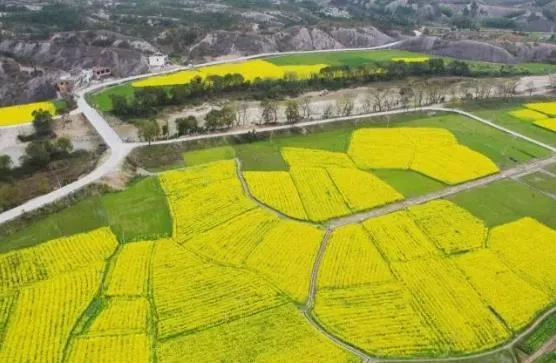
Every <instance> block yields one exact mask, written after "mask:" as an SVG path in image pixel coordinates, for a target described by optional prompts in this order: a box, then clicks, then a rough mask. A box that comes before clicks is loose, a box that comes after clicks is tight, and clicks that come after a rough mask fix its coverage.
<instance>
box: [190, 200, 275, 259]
mask: <svg viewBox="0 0 556 363" xmlns="http://www.w3.org/2000/svg"><path fill="white" fill-rule="evenodd" d="M278 222H279V219H278V218H277V217H276V216H274V215H273V214H271V213H269V212H267V211H265V210H262V209H259V208H256V209H253V210H250V211H248V212H246V213H243V214H240V215H239V216H237V217H235V218H232V219H230V220H229V221H227V222H225V223H223V224H221V225H219V226H216V227H215V228H213V229H210V230H208V231H206V232H204V233H199V234H197V235H195V236H193V238H191V239H190V240H189V241H187V242H186V243H185V247H186V248H187V249H190V250H192V251H194V252H195V253H198V254H200V255H203V256H206V257H208V258H210V259H214V260H216V261H219V262H221V263H226V264H233V265H240V264H242V263H243V261H244V260H245V259H246V258H247V256H248V255H249V254H250V253H251V252H252V251H253V249H254V248H255V247H256V246H257V245H258V244H259V242H261V240H262V239H263V238H264V237H265V235H266V234H267V233H268V231H270V230H271V229H272V228H273V227H274V226H275V225H276V224H278Z"/></svg>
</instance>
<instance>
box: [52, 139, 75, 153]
mask: <svg viewBox="0 0 556 363" xmlns="http://www.w3.org/2000/svg"><path fill="white" fill-rule="evenodd" d="M53 148H54V152H55V153H56V154H59V155H63V156H67V155H69V153H70V152H72V151H73V144H72V143H71V141H70V140H69V139H68V138H66V137H60V138H59V139H57V140H56V142H55V143H54V145H53Z"/></svg>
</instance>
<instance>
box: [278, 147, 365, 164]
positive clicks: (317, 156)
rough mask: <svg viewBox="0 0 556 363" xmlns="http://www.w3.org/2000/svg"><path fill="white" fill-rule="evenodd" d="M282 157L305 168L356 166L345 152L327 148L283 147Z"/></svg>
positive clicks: (289, 162)
mask: <svg viewBox="0 0 556 363" xmlns="http://www.w3.org/2000/svg"><path fill="white" fill-rule="evenodd" d="M281 153H282V157H283V158H284V160H285V161H286V162H287V163H288V164H289V165H290V166H298V167H305V168H324V167H332V166H335V167H342V168H355V165H354V164H353V161H351V159H350V158H349V156H347V155H346V154H344V153H337V152H331V151H325V150H314V149H304V148H298V147H283V148H282V150H281Z"/></svg>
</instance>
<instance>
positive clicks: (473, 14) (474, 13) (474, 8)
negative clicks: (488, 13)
mask: <svg viewBox="0 0 556 363" xmlns="http://www.w3.org/2000/svg"><path fill="white" fill-rule="evenodd" d="M478 11H479V5H477V2H476V1H475V0H473V2H472V3H471V11H470V14H471V17H473V18H474V17H476V16H477V13H478Z"/></svg>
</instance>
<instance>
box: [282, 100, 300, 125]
mask: <svg viewBox="0 0 556 363" xmlns="http://www.w3.org/2000/svg"><path fill="white" fill-rule="evenodd" d="M286 120H287V121H288V123H290V124H295V123H297V122H299V121H300V120H301V115H300V113H299V104H298V103H297V101H296V100H288V101H287V102H286Z"/></svg>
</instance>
